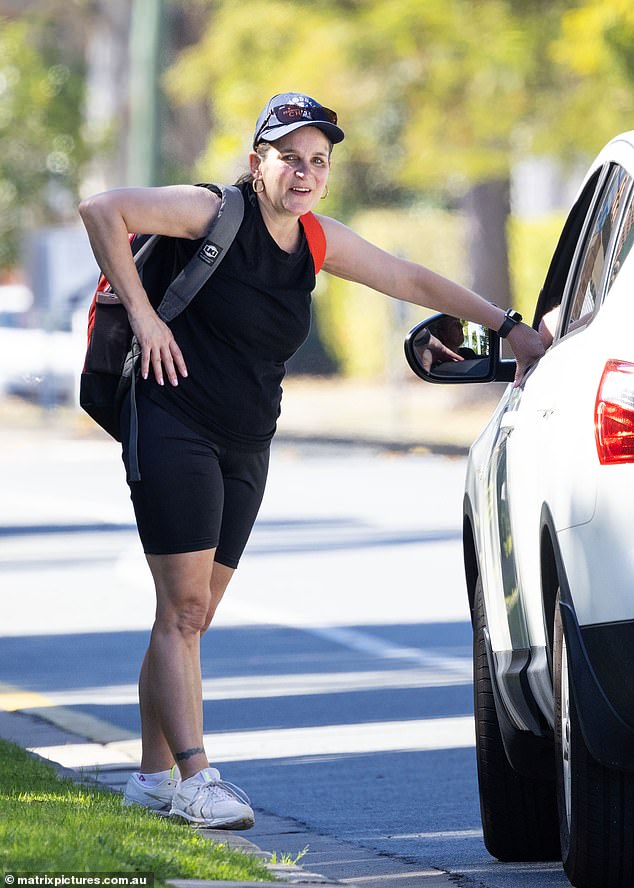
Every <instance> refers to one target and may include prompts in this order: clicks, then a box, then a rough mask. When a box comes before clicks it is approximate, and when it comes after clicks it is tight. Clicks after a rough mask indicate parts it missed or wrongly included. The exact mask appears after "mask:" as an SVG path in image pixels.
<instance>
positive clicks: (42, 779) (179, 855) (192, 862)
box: [0, 740, 272, 883]
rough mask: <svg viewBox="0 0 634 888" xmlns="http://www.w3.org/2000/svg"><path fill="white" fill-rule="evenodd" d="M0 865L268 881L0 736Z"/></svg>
mask: <svg viewBox="0 0 634 888" xmlns="http://www.w3.org/2000/svg"><path fill="white" fill-rule="evenodd" d="M0 870H4V871H5V872H7V871H9V872H11V871H17V870H22V871H38V872H39V871H43V872H46V871H49V872H51V871H52V872H64V871H66V872H95V873H99V872H108V871H117V872H128V871H129V872H153V873H154V876H155V879H156V880H157V882H158V883H162V882H163V881H164V880H165V879H173V878H181V879H214V880H215V879H227V880H232V881H239V880H260V881H271V880H272V876H271V875H270V873H269V872H268V871H267V870H266V868H265V867H264V866H263V864H262V863H261V862H260V861H259V860H257V859H256V858H255V857H251V856H250V855H248V854H244V853H242V852H240V851H234V850H231V849H229V848H228V847H227V846H226V845H221V844H216V843H212V842H209V841H208V840H206V839H204V838H202V837H201V836H200V835H198V834H197V833H196V831H195V830H193V829H191V827H189V826H186V825H184V824H181V823H175V822H173V821H171V820H169V819H167V818H162V817H158V816H156V815H155V814H151V813H149V812H148V811H145V810H143V809H141V808H138V807H131V808H124V807H123V806H122V804H121V797H120V796H119V795H118V794H114V793H112V792H109V791H107V790H105V789H102V788H100V787H92V786H79V785H78V784H76V783H74V782H73V781H71V780H62V779H60V778H59V777H58V776H57V774H56V772H55V770H54V768H53V767H52V766H50V765H49V764H48V763H46V762H43V761H42V760H40V759H36V758H33V757H32V756H30V755H29V754H28V753H27V752H25V751H24V750H23V749H21V748H20V747H19V746H15V745H14V744H12V743H7V742H5V741H3V740H0Z"/></svg>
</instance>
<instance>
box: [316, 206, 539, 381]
mask: <svg viewBox="0 0 634 888" xmlns="http://www.w3.org/2000/svg"><path fill="white" fill-rule="evenodd" d="M318 218H319V221H320V223H321V225H322V227H323V229H324V233H325V235H326V259H325V261H324V265H323V268H324V271H327V272H329V273H330V274H334V275H336V276H337V277H340V278H344V279H345V280H348V281H355V282H357V283H359V284H365V285H366V286H367V287H371V288H372V289H373V290H378V291H379V292H380V293H385V294H386V295H387V296H392V297H394V298H395V299H402V300H404V301H405V302H412V303H414V304H415V305H420V306H423V307H426V308H435V309H436V310H437V311H442V312H444V313H445V314H448V315H452V316H453V317H457V318H463V319H465V320H469V321H474V322H475V323H477V324H482V325H483V326H485V327H488V328H490V329H491V330H499V329H500V327H501V326H502V323H503V321H504V311H503V310H502V309H501V308H498V306H496V305H493V304H492V303H491V302H487V300H486V299H483V298H482V297H481V296H478V294H477V293H474V292H473V291H472V290H468V289H467V288H466V287H462V286H461V285H460V284H456V283H454V282H453V281H450V280H449V279H448V278H445V277H443V276H442V275H440V274H437V273H436V272H434V271H431V270H430V269H429V268H425V266H423V265H419V264H418V263H417V262H411V261H409V260H407V259H400V258H399V257H397V256H394V255H393V254H392V253H388V252H386V251H385V250H381V249H379V247H376V246H374V244H371V243H370V242H369V241H366V240H365V239H364V238H362V237H360V236H359V235H358V234H356V232H354V231H352V229H351V228H348V227H347V226H346V225H343V224H342V223H341V222H338V221H337V220H335V219H331V218H330V217H328V216H319V217H318ZM508 341H509V344H510V346H511V348H512V349H513V352H514V354H515V357H516V359H517V373H516V375H515V384H516V385H518V384H519V382H520V380H521V378H522V377H523V375H524V373H525V372H526V370H527V369H528V367H530V366H531V365H532V364H534V363H535V362H536V361H538V360H539V359H540V358H541V357H542V355H543V354H544V346H543V344H542V341H541V339H540V337H539V335H538V333H536V331H535V330H533V329H532V328H531V327H528V326H527V325H526V324H518V325H517V326H516V327H514V328H513V329H512V330H511V332H510V333H509V335H508Z"/></svg>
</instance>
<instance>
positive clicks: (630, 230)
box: [605, 189, 634, 296]
mask: <svg viewBox="0 0 634 888" xmlns="http://www.w3.org/2000/svg"><path fill="white" fill-rule="evenodd" d="M633 245H634V190H632V189H630V192H629V195H628V200H627V206H626V208H625V212H624V213H623V219H622V221H621V227H620V229H619V233H618V240H617V244H616V249H615V250H614V259H613V260H612V265H611V267H610V274H609V276H608V283H607V286H606V291H605V292H606V296H607V294H608V293H609V292H610V288H611V286H612V284H613V283H614V281H615V280H616V278H617V275H618V273H619V272H620V270H621V269H622V268H623V265H624V264H625V260H626V259H627V257H628V255H629V253H630V250H631V249H632V246H633Z"/></svg>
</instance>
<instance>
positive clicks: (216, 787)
mask: <svg viewBox="0 0 634 888" xmlns="http://www.w3.org/2000/svg"><path fill="white" fill-rule="evenodd" d="M200 790H201V791H202V792H215V793H216V794H217V796H218V798H220V799H227V798H229V799H231V798H233V799H237V800H238V801H239V802H242V803H243V804H244V805H250V804H251V801H250V799H249V796H248V795H247V794H246V792H245V791H244V790H243V789H240V787H239V786H236V785H235V783H229V781H228V780H213V781H209V783H204V784H203V785H202V786H201V787H200Z"/></svg>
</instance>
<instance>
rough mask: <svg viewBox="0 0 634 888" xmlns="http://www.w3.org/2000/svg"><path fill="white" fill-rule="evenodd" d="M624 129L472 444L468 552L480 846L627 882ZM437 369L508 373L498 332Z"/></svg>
mask: <svg viewBox="0 0 634 888" xmlns="http://www.w3.org/2000/svg"><path fill="white" fill-rule="evenodd" d="M633 242H634V132H629V133H625V134H623V135H620V136H618V137H617V138H615V139H614V140H612V141H611V142H610V143H609V144H608V145H607V146H606V147H605V148H604V150H603V151H602V152H601V154H600V155H599V157H598V158H597V159H596V161H595V162H594V163H593V165H592V166H591V168H590V170H589V172H588V173H587V175H586V177H585V180H584V182H583V185H582V187H581V190H580V192H579V195H578V197H577V199H576V202H575V204H574V206H573V208H572V211H571V212H570V215H569V216H568V219H567V221H566V223H565V226H564V228H563V232H562V234H561V237H560V239H559V243H558V246H557V248H556V251H555V253H554V256H553V259H552V262H551V264H550V268H549V270H548V274H547V276H546V280H545V283H544V286H543V289H542V291H541V294H540V296H539V300H538V302H537V308H536V312H535V317H534V320H533V326H534V327H535V328H536V329H538V328H539V329H540V331H541V333H542V335H543V337H544V341H545V344H546V345H549V348H548V350H547V352H546V354H545V356H544V357H543V358H542V360H541V361H540V362H539V363H538V364H537V365H535V366H534V367H533V368H531V369H530V370H529V372H528V373H527V374H526V376H525V378H524V380H523V381H522V383H521V385H520V386H519V387H517V388H513V387H512V386H511V385H509V386H508V388H507V389H506V391H505V392H504V395H503V397H502V399H501V400H500V402H499V404H498V406H497V408H496V409H495V412H494V414H493V416H492V417H491V419H490V421H489V423H488V425H487V426H486V428H485V429H484V430H483V432H482V433H481V435H480V436H479V438H478V439H477V440H476V441H475V443H474V444H473V446H472V448H471V451H470V456H469V460H468V469H467V478H466V485H465V495H464V510H463V514H464V525H463V531H464V533H463V540H464V559H465V570H466V579H467V587H468V593H469V601H470V606H471V613H472V622H473V630H474V670H475V673H474V684H475V692H474V693H475V719H476V737H477V761H478V780H479V791H480V804H481V813H482V823H483V829H484V838H485V844H486V846H487V848H488V850H489V851H490V853H491V854H493V855H494V856H495V857H497V858H499V859H500V860H540V859H542V860H545V859H554V858H557V857H561V859H562V860H563V864H564V868H565V871H566V873H567V875H568V878H569V879H570V881H571V882H572V884H573V885H575V886H578V888H627V886H631V885H634V841H633V828H634V827H633V824H634V692H633V689H632V676H633V674H634V521H633V520H632V509H633V503H634V337H633V335H632V328H633V326H634V302H633V298H632V294H633V292H634V253H633V252H632V244H633ZM435 322H436V323H437V321H435V320H434V319H431V320H427V321H425V322H423V323H421V324H419V325H418V326H416V327H415V328H414V329H413V330H412V331H410V334H409V335H408V337H407V340H406V343H405V350H406V355H407V358H408V361H409V364H410V366H411V367H412V369H413V370H414V372H415V373H417V374H418V375H419V376H420V377H422V378H423V379H426V380H428V381H431V382H436V383H444V384H447V383H456V382H458V383H459V382H463V383H467V382H468V383H473V382H487V381H492V380H497V381H502V380H504V381H510V380H511V379H512V378H513V373H514V370H515V362H514V361H513V360H510V359H507V358H504V357H503V356H502V354H501V347H500V340H499V337H498V336H497V334H496V333H494V332H492V331H485V330H482V329H476V330H474V329H473V325H467V324H466V323H464V322H463V330H464V333H465V342H464V345H465V346H470V347H472V348H473V349H474V351H475V352H476V355H477V357H476V359H475V360H468V361H465V362H463V363H462V364H453V365H451V366H447V365H442V364H441V365H439V366H436V367H433V368H432V369H431V370H430V371H429V372H426V371H425V370H424V369H423V366H422V356H421V353H420V349H419V348H418V347H417V342H418V341H420V338H421V333H422V331H423V330H424V329H425V328H426V327H427V326H429V325H430V324H434V323H435Z"/></svg>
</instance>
